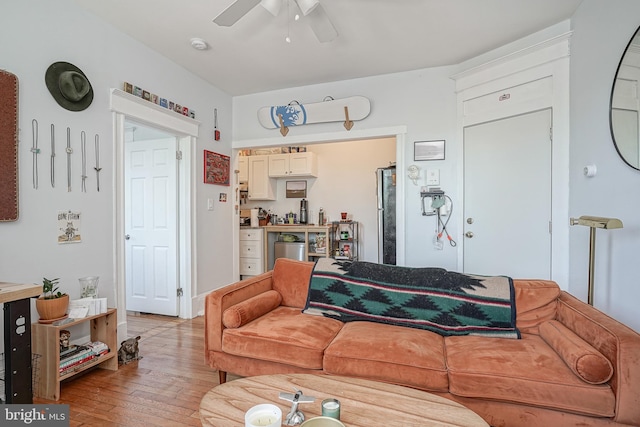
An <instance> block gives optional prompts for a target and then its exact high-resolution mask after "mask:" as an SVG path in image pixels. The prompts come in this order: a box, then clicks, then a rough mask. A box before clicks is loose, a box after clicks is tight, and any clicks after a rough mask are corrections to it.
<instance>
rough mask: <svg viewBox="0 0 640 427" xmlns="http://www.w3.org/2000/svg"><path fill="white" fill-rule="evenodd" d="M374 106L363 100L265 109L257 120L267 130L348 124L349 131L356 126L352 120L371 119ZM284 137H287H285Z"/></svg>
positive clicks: (293, 103) (334, 101) (343, 100)
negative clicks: (322, 124) (316, 124)
mask: <svg viewBox="0 0 640 427" xmlns="http://www.w3.org/2000/svg"><path fill="white" fill-rule="evenodd" d="M370 111H371V103H370V102H369V99H368V98H365V97H364V96H352V97H349V98H342V99H331V100H328V101H322V102H315V103H312V104H299V103H297V102H295V101H294V102H291V103H289V104H288V105H279V106H272V107H262V108H260V109H259V110H258V120H259V121H260V124H261V125H262V126H263V127H265V128H267V129H278V128H280V129H281V130H282V129H283V128H288V127H289V126H302V125H308V124H313V123H329V122H345V127H346V128H347V130H349V129H351V126H353V122H352V120H362V119H364V118H365V117H367V116H368V115H369V112H370ZM283 135H284V134H283Z"/></svg>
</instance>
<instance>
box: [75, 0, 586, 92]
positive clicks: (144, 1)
mask: <svg viewBox="0 0 640 427" xmlns="http://www.w3.org/2000/svg"><path fill="white" fill-rule="evenodd" d="M287 1H288V2H289V6H290V7H289V9H290V13H289V15H290V16H291V18H289V17H288V14H287V8H286V7H283V8H282V10H281V11H280V14H279V15H278V16H277V17H274V16H273V15H271V14H270V13H269V12H267V11H266V10H265V9H264V8H262V7H261V6H260V5H258V6H256V7H255V8H254V9H253V10H251V11H250V12H249V13H248V14H246V15H245V16H244V17H243V18H241V19H240V20H239V21H238V22H236V24H235V25H233V26H232V27H219V26H218V25H216V24H214V23H213V22H212V20H213V18H215V17H216V16H217V15H218V14H219V13H220V12H221V11H223V10H224V9H225V8H226V7H227V6H228V5H229V4H231V3H232V2H233V0H134V1H132V0H75V2H76V3H77V5H78V6H80V7H82V8H84V9H87V10H89V11H91V12H93V13H95V14H96V15H98V16H100V17H102V18H103V19H104V20H106V21H108V22H110V23H111V24H113V25H114V26H115V27H117V28H118V29H120V30H121V31H123V32H125V33H127V34H129V35H130V36H131V37H133V38H134V39H137V40H139V41H141V42H142V43H144V44H145V45H147V46H149V47H150V48H152V49H154V50H156V51H157V52H159V53H161V54H162V55H164V56H166V57H167V58H169V59H171V60H172V61H174V62H176V63H178V64H180V65H182V66H183V67H184V68H186V69H187V70H190V71H191V72H193V73H194V74H196V75H198V76H200V77H201V78H203V79H204V80H206V81H209V82H210V83H211V84H213V85H214V86H216V87H217V88H219V89H221V90H223V91H225V92H226V93H228V94H230V95H232V96H236V95H245V94H251V93H258V92H265V91H270V90H277V89H283V88H289V87H297V86H305V85H311V84H316V83H325V82H331V81H337V80H346V79H352V78H358V77H367V76H372V75H379V74H387V73H394V72H399V71H409V70H416V69H421V68H429V67H436V66H443V65H452V64H458V63H460V62H463V61H465V60H467V59H470V58H473V57H475V56H477V55H479V54H481V53H484V52H487V51H489V50H492V49H494V48H497V47H500V46H502V45H505V44H507V43H509V42H511V41H514V40H516V39H519V38H521V37H523V36H526V35H529V34H532V33H534V32H536V31H538V30H541V29H544V28H546V27H549V26H551V25H553V24H556V23H558V22H561V21H563V20H565V19H568V18H570V17H571V15H572V14H573V12H574V11H575V10H576V8H577V7H578V6H579V4H580V2H581V1H582V0H320V1H321V4H322V5H323V7H324V9H325V11H326V13H327V15H329V17H330V19H331V20H332V22H333V24H334V26H335V28H336V30H337V31H338V34H339V36H338V38H337V39H336V40H334V41H332V42H329V43H320V42H318V40H317V39H316V38H315V35H314V34H313V33H312V31H311V29H310V28H309V27H308V25H307V24H306V23H305V22H304V20H305V18H304V16H301V18H300V20H298V21H293V19H292V17H293V15H294V12H298V9H297V6H296V5H295V2H294V1H293V0H287ZM300 15H302V14H300ZM287 33H288V34H289V36H290V37H291V39H292V41H291V43H286V42H285V40H284V39H285V36H287ZM194 37H198V38H202V39H204V40H206V41H207V43H208V44H209V46H210V47H209V49H208V50H205V51H197V50H195V49H193V48H192V47H191V45H190V40H191V39H192V38H194Z"/></svg>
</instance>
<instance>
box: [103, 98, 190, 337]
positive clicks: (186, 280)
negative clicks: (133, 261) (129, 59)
mask: <svg viewBox="0 0 640 427" xmlns="http://www.w3.org/2000/svg"><path fill="white" fill-rule="evenodd" d="M109 98H110V99H109V101H110V110H111V111H112V116H113V159H114V173H113V187H114V193H113V198H114V203H113V206H114V213H113V217H114V223H113V229H114V233H113V246H114V251H115V256H114V265H113V269H114V275H113V277H115V281H116V290H115V291H116V292H115V294H116V308H117V309H118V342H121V341H123V340H124V339H126V338H127V311H126V304H125V301H126V300H125V296H126V289H125V282H126V277H125V239H124V234H125V229H124V227H125V217H124V202H125V200H124V144H125V142H124V141H125V135H124V134H125V126H124V125H125V121H126V120H127V119H128V118H129V119H131V120H134V121H137V122H140V123H143V124H144V125H147V126H150V127H155V128H158V129H161V130H163V131H165V132H168V133H171V134H174V135H176V137H177V140H178V149H179V150H180V151H181V152H182V160H181V163H180V165H179V171H178V188H177V189H178V218H179V222H178V248H177V249H178V269H179V271H180V273H179V277H178V280H179V283H180V285H181V287H182V289H183V295H182V297H181V298H180V302H179V306H178V310H179V313H180V317H181V318H185V319H189V318H191V317H193V306H192V303H191V300H192V295H193V288H194V286H195V284H196V278H195V273H196V271H197V269H196V256H195V254H196V252H195V251H196V236H195V214H196V207H195V194H194V192H195V183H196V181H195V168H194V165H195V159H196V138H197V136H198V129H199V126H200V122H198V121H196V120H194V119H191V118H189V117H186V116H182V115H179V114H176V113H174V112H170V111H169V110H167V109H165V108H162V107H160V106H158V105H155V104H151V103H149V102H148V101H145V100H143V99H142V98H139V97H136V96H133V95H131V94H128V93H126V92H123V91H121V90H118V89H111V90H110V97H109Z"/></svg>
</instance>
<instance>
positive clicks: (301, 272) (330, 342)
mask: <svg viewBox="0 0 640 427" xmlns="http://www.w3.org/2000/svg"><path fill="white" fill-rule="evenodd" d="M312 269H313V263H310V262H301V261H293V260H288V259H278V260H277V262H276V265H275V267H274V269H273V270H272V271H269V272H267V273H264V274H262V275H259V276H255V277H253V278H250V279H247V280H243V281H240V282H237V283H234V284H231V285H228V286H226V287H223V288H221V289H218V290H216V291H213V292H211V293H210V294H208V295H207V297H206V302H205V322H206V325H205V352H206V356H205V357H206V362H207V363H208V364H209V366H211V367H212V368H214V369H216V370H218V371H219V375H220V381H221V383H222V382H224V381H226V373H227V372H230V373H234V374H237V375H240V376H252V375H263V374H276V373H315V374H328V375H344V376H352V377H360V378H367V379H372V380H377V381H383V382H389V383H394V384H400V385H404V386H407V387H413V388H418V389H422V390H426V391H429V392H432V393H434V394H437V395H441V396H444V397H447V398H449V399H452V400H455V401H457V402H460V403H462V404H463V405H465V406H467V407H468V408H470V409H471V410H473V411H475V412H476V413H478V414H479V415H481V416H482V417H483V418H484V419H485V420H486V421H487V422H488V423H489V424H490V425H492V426H495V427H499V426H523V427H524V426H527V427H531V426H545V427H546V426H625V425H626V426H639V425H640V335H639V334H637V333H636V332H634V331H633V330H631V329H630V328H628V327H626V326H625V325H623V324H621V323H619V322H617V321H616V320H614V319H612V318H610V317H608V316H607V315H605V314H603V313H602V312H600V311H598V310H597V309H595V308H593V307H592V306H590V305H587V304H585V303H583V302H581V301H579V300H577V299H576V298H575V297H573V296H571V295H570V294H568V293H567V292H564V291H561V290H560V288H559V287H558V285H557V284H556V283H555V282H552V281H546V280H514V287H515V293H516V311H517V317H516V324H517V327H518V328H519V330H520V331H521V333H522V338H521V339H518V340H516V339H504V338H487V337H480V336H450V337H443V336H440V335H438V334H435V333H433V332H430V331H425V330H421V329H413V328H408V327H401V326H392V325H387V324H380V323H371V322H366V321H358V322H349V323H342V322H340V321H338V320H335V319H331V318H326V317H320V316H313V315H309V314H304V313H302V309H303V308H304V306H305V303H306V299H307V290H308V286H309V279H310V275H311V272H312Z"/></svg>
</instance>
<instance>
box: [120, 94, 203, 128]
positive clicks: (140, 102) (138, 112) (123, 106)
mask: <svg viewBox="0 0 640 427" xmlns="http://www.w3.org/2000/svg"><path fill="white" fill-rule="evenodd" d="M109 109H110V110H111V111H116V112H119V113H123V114H126V115H127V117H131V118H135V119H138V120H142V121H145V122H147V123H153V126H154V127H156V128H163V129H168V130H171V131H172V132H173V133H177V134H179V135H191V136H195V137H197V136H198V127H199V126H200V122H199V121H197V120H194V119H192V118H191V117H187V116H183V115H182V114H178V113H176V112H174V111H170V110H169V109H167V108H164V107H161V106H159V105H156V104H154V103H152V102H149V101H145V100H144V99H142V98H140V97H138V96H135V95H131V94H130V93H127V92H123V91H121V90H119V89H111V90H110V97H109Z"/></svg>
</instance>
